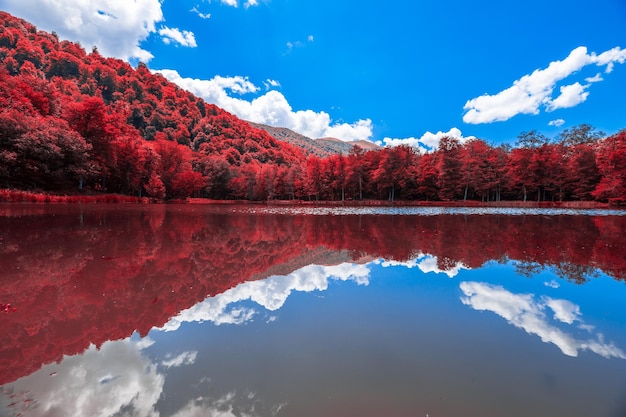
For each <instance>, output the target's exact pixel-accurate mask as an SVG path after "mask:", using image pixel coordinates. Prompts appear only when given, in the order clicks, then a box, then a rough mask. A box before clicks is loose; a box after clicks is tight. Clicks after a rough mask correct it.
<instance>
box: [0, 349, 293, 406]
mask: <svg viewBox="0 0 626 417" xmlns="http://www.w3.org/2000/svg"><path fill="white" fill-rule="evenodd" d="M151 345H152V341H151V340H150V339H141V340H133V338H128V339H125V340H120V341H115V342H106V343H104V344H103V345H102V346H101V347H100V348H99V349H98V348H96V347H95V346H93V345H92V346H91V347H90V348H89V349H88V350H87V351H86V352H85V353H83V354H81V355H74V356H67V357H65V358H64V359H63V361H61V362H60V363H58V364H50V365H47V366H44V367H43V368H41V369H40V370H39V371H37V372H35V373H33V374H31V375H29V376H26V377H23V378H21V379H18V380H17V381H15V382H14V383H12V384H10V385H6V386H4V387H2V388H1V391H0V394H4V397H5V400H4V402H5V403H6V406H7V410H8V411H9V412H10V415H11V416H31V417H44V416H64V417H84V416H94V417H112V416H119V417H121V416H125V417H159V416H161V415H162V413H161V411H160V410H159V409H158V404H159V399H160V398H161V397H162V396H163V395H164V393H165V395H167V391H166V390H164V388H165V381H166V379H167V374H166V372H167V371H168V370H169V369H171V368H174V367H180V366H184V365H193V364H194V363H195V361H196V357H197V354H198V352H195V351H194V352H183V353H181V354H179V355H178V356H175V357H172V356H171V355H168V356H167V357H168V359H165V360H163V361H160V363H159V362H158V361H156V362H155V361H152V360H151V359H149V358H148V357H147V355H146V353H145V349H146V348H148V347H150V346H151ZM208 394H209V393H208V392H207V393H206V395H203V396H200V397H198V398H195V399H193V400H190V401H189V402H187V403H186V404H185V405H184V406H183V407H182V408H180V409H179V410H178V411H176V412H175V413H174V414H173V415H174V416H176V417H193V416H209V417H217V416H220V417H231V416H232V417H235V416H247V417H253V416H257V415H259V414H258V413H256V412H255V410H254V409H255V405H259V404H257V403H258V399H257V398H256V396H255V394H253V393H248V394H238V393H237V392H229V393H228V394H226V395H222V396H219V397H212V396H210V395H208ZM1 406H3V404H2V397H1V396H0V407H1ZM281 407H282V405H278V406H273V407H272V410H271V411H272V415H275V414H276V412H278V410H280V408H281ZM262 408H264V407H262ZM1 411H2V408H0V415H3V414H1Z"/></svg>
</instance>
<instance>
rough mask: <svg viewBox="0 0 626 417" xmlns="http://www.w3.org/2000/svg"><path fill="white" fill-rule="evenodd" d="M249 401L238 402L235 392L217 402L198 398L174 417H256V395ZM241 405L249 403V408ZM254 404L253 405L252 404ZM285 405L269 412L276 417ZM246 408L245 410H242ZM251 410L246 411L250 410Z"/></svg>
mask: <svg viewBox="0 0 626 417" xmlns="http://www.w3.org/2000/svg"><path fill="white" fill-rule="evenodd" d="M247 397H248V398H247V399H246V400H247V401H238V399H237V395H236V393H234V392H231V393H228V394H227V395H225V396H223V397H222V398H218V399H217V400H207V399H206V398H197V399H195V400H191V401H189V402H188V403H187V404H186V405H185V406H184V407H183V408H182V409H181V410H179V411H178V412H177V413H175V414H173V415H172V417H254V416H257V415H258V414H257V413H256V412H255V411H254V408H255V407H254V394H250V395H248V396H247ZM241 403H249V404H248V406H247V407H242V406H241ZM250 403H252V404H250ZM283 406H284V405H278V406H274V407H273V408H272V409H271V410H268V411H269V413H270V414H268V415H272V416H275V415H276V414H278V412H279V411H280V410H281V408H282V407H283ZM242 408H244V409H242ZM248 408H249V410H246V409H248Z"/></svg>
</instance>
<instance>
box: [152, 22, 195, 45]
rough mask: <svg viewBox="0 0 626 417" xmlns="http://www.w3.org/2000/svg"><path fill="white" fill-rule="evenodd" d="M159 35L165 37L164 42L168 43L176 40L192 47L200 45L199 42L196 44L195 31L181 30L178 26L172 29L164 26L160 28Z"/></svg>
mask: <svg viewBox="0 0 626 417" xmlns="http://www.w3.org/2000/svg"><path fill="white" fill-rule="evenodd" d="M159 35H161V37H162V38H163V42H165V43H166V44H169V43H171V42H172V41H174V42H176V43H178V44H180V45H182V46H188V47H190V48H195V47H196V46H198V44H196V38H195V36H194V34H193V32H190V31H188V30H183V31H181V30H180V29H177V28H174V29H170V28H168V27H167V26H164V27H162V28H161V29H159Z"/></svg>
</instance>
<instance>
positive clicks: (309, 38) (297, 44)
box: [285, 35, 315, 53]
mask: <svg viewBox="0 0 626 417" xmlns="http://www.w3.org/2000/svg"><path fill="white" fill-rule="evenodd" d="M314 41H315V37H314V36H313V35H309V36H307V37H306V41H301V40H297V41H287V43H286V44H285V45H286V46H287V53H289V52H291V50H292V49H293V48H302V47H304V46H306V44H307V43H313V42H314Z"/></svg>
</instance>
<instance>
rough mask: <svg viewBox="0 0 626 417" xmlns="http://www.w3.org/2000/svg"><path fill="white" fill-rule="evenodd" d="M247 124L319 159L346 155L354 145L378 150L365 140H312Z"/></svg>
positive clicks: (287, 131) (281, 130)
mask: <svg viewBox="0 0 626 417" xmlns="http://www.w3.org/2000/svg"><path fill="white" fill-rule="evenodd" d="M248 123H250V125H251V126H253V127H256V128H257V129H262V130H265V131H266V132H267V133H269V134H270V135H271V136H272V137H274V139H276V140H280V141H283V142H287V143H290V144H292V145H295V146H297V147H299V148H301V149H303V150H304V151H305V152H307V153H308V154H313V155H317V156H319V157H320V158H324V157H327V156H330V155H337V154H344V155H347V154H348V153H349V152H350V150H351V149H352V148H353V147H354V145H359V146H360V147H361V148H363V149H365V150H368V151H369V150H375V149H379V148H380V146H378V145H376V144H375V143H372V142H368V141H366V140H359V141H354V142H345V141H342V140H340V139H336V138H320V139H312V138H309V137H308V136H304V135H301V134H299V133H297V132H294V131H293V130H291V129H287V128H286V127H274V126H268V125H264V124H261V123H254V122H250V121H249V122H248Z"/></svg>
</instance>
